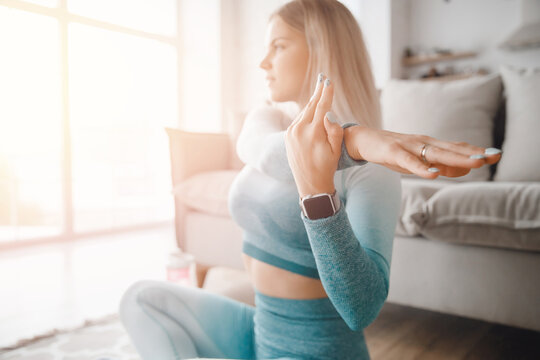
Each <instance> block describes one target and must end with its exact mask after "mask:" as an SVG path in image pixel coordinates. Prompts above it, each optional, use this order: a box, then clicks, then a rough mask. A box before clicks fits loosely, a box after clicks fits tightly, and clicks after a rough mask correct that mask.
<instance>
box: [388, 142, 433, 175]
mask: <svg viewBox="0 0 540 360" xmlns="http://www.w3.org/2000/svg"><path fill="white" fill-rule="evenodd" d="M397 163H398V165H399V166H400V167H402V168H403V169H407V170H409V171H410V172H412V173H413V174H416V175H418V176H421V177H423V178H426V179H435V178H436V177H437V176H438V175H439V172H440V171H439V169H437V168H435V167H431V168H430V167H429V166H427V165H426V164H424V162H423V161H422V160H420V159H419V158H417V157H416V156H414V155H413V154H411V153H410V152H408V151H407V150H405V149H402V150H400V151H399V153H398V154H397Z"/></svg>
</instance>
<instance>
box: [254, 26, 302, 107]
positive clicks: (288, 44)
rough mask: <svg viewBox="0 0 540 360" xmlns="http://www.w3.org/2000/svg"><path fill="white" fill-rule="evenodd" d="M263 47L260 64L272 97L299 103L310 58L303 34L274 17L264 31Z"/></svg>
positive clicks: (280, 100) (275, 99)
mask: <svg viewBox="0 0 540 360" xmlns="http://www.w3.org/2000/svg"><path fill="white" fill-rule="evenodd" d="M266 49H267V51H266V56H265V57H264V59H263V60H262V61H261V63H260V64H259V66H260V67H261V68H262V69H264V70H265V71H266V80H267V84H268V87H269V89H270V96H271V98H272V100H273V101H277V102H282V101H296V102H299V101H300V93H301V90H302V85H303V82H304V77H305V75H306V72H307V67H308V60H309V50H308V46H307V42H306V38H305V36H304V34H302V33H301V32H299V31H298V30H295V29H294V28H292V27H291V26H289V25H288V24H287V23H285V21H283V20H282V19H281V18H280V17H279V16H274V17H273V19H272V20H271V21H270V23H269V24H268V28H267V31H266Z"/></svg>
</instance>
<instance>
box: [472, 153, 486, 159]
mask: <svg viewBox="0 0 540 360" xmlns="http://www.w3.org/2000/svg"><path fill="white" fill-rule="evenodd" d="M469 158H471V159H485V158H486V157H485V156H484V155H482V154H474V155H471V156H469Z"/></svg>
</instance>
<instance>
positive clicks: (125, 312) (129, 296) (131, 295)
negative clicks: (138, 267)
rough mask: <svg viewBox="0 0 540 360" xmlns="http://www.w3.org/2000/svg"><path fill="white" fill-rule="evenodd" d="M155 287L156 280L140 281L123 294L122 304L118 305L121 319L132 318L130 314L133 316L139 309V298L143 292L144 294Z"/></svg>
mask: <svg viewBox="0 0 540 360" xmlns="http://www.w3.org/2000/svg"><path fill="white" fill-rule="evenodd" d="M155 285H156V281H155V280H139V281H136V282H135V283H133V284H131V285H130V286H129V287H128V288H127V289H126V291H125V292H124V293H123V294H122V297H121V299H120V303H119V304H118V314H119V315H120V319H122V320H123V319H125V318H126V317H128V316H130V314H133V311H135V310H136V307H138V298H139V296H140V294H141V292H143V291H144V289H148V288H151V287H154V286H155Z"/></svg>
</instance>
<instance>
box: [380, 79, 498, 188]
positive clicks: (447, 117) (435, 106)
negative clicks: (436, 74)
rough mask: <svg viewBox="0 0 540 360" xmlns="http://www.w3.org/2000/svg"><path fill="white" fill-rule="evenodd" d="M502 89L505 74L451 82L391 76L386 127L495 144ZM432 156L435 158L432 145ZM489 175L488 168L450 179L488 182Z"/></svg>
mask: <svg viewBox="0 0 540 360" xmlns="http://www.w3.org/2000/svg"><path fill="white" fill-rule="evenodd" d="M501 87H502V85H501V79H500V76H499V75H487V76H474V77H471V78H467V79H462V80H455V81H447V82H442V81H420V80H397V79H393V80H390V81H389V82H388V83H387V84H386V86H385V87H384V89H383V91H382V95H381V106H382V115H383V128H384V129H385V130H390V131H395V132H401V133H407V134H424V135H429V136H432V137H435V138H437V139H440V140H446V141H465V142H467V143H470V144H472V145H477V146H482V147H491V146H493V119H494V117H495V114H496V112H497V109H498V106H499V102H500V99H501ZM419 151H420V149H419ZM427 156H428V158H429V149H428V155H427ZM418 157H420V153H418ZM403 176H404V177H414V176H412V175H403ZM489 177H490V173H489V167H488V166H483V167H481V168H478V169H472V170H471V172H470V173H469V174H467V175H465V176H462V177H458V178H444V179H448V180H454V181H485V180H489Z"/></svg>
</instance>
